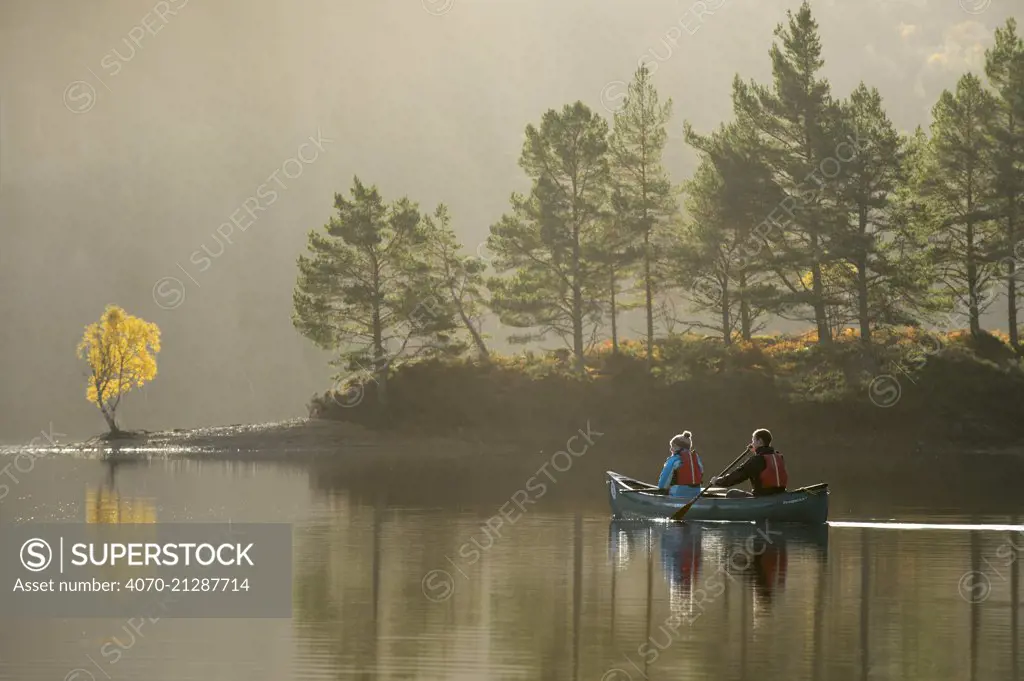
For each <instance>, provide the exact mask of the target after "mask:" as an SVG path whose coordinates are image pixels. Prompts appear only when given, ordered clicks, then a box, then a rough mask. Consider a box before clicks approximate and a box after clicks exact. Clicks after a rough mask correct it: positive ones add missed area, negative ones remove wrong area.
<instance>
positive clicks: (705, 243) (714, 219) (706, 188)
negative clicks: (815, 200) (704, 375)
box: [675, 123, 782, 344]
mask: <svg viewBox="0 0 1024 681" xmlns="http://www.w3.org/2000/svg"><path fill="white" fill-rule="evenodd" d="M686 138H687V141H688V142H689V144H691V145H692V146H693V147H694V148H696V149H698V150H699V151H700V153H701V163H700V165H699V166H698V169H697V172H696V173H695V175H694V177H693V179H692V180H691V181H690V182H688V183H687V184H686V188H685V194H686V202H685V208H686V216H687V220H686V227H685V229H684V231H683V235H682V238H681V241H680V243H679V246H678V248H677V249H676V250H675V260H676V261H677V262H678V263H679V264H680V267H679V269H678V270H677V271H676V281H677V282H678V283H679V284H680V285H681V286H683V287H684V288H686V289H687V290H688V291H689V293H690V299H691V302H692V303H693V304H694V306H695V307H696V308H697V309H698V310H700V311H706V312H713V313H715V316H716V321H715V322H714V323H713V324H710V325H709V324H705V323H702V322H691V323H692V324H693V325H695V326H702V327H704V328H711V329H713V330H715V331H716V332H718V333H721V334H722V338H723V340H724V342H725V343H726V344H729V343H731V342H732V334H733V332H735V331H737V330H738V331H739V333H740V337H741V338H742V339H743V340H748V341H749V340H750V339H751V336H752V335H753V334H754V333H756V331H757V330H758V326H757V320H758V319H759V318H760V317H761V316H762V314H763V313H764V311H765V309H766V308H767V307H768V306H770V305H771V301H772V299H773V298H774V297H775V296H774V292H773V289H772V288H771V287H770V286H769V285H768V284H767V283H766V282H765V277H766V274H765V273H766V268H765V267H764V265H763V264H762V262H761V261H760V260H759V259H758V258H757V257H748V254H749V253H750V252H751V246H752V243H751V242H752V240H755V239H756V238H757V236H756V235H755V234H754V233H753V232H754V227H755V225H757V224H758V223H759V222H760V220H761V219H762V217H763V216H764V215H766V214H768V212H769V211H770V210H771V209H772V207H774V206H775V205H777V204H778V202H779V200H780V199H781V198H782V196H781V194H780V193H779V191H778V188H777V187H776V186H775V184H774V182H773V180H772V171H771V169H770V168H768V167H767V166H766V165H765V164H764V163H762V162H761V160H760V159H761V155H762V152H763V150H762V149H761V148H760V146H759V144H758V142H757V138H756V135H755V134H754V133H753V131H752V130H750V129H748V128H744V126H742V125H740V124H738V123H731V124H729V125H723V126H721V128H720V129H719V130H718V131H716V132H715V133H713V134H712V135H709V136H701V135H698V134H697V133H695V132H694V131H693V129H692V127H691V126H690V125H689V124H687V125H686Z"/></svg>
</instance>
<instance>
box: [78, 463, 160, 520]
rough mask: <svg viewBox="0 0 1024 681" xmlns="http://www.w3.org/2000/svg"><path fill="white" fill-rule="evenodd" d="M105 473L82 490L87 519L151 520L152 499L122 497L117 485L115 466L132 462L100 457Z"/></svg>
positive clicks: (152, 512)
mask: <svg viewBox="0 0 1024 681" xmlns="http://www.w3.org/2000/svg"><path fill="white" fill-rule="evenodd" d="M104 465H105V467H106V472H107V474H106V477H105V479H104V481H103V482H102V483H100V484H99V485H98V486H89V487H87V488H86V490H85V522H87V523H107V524H116V523H155V522H156V505H155V504H154V503H153V500H152V499H144V498H140V497H127V498H125V497H122V496H121V494H120V493H119V492H118V489H117V469H118V467H119V466H124V465H129V466H130V465H132V463H131V460H124V459H117V458H109V459H107V460H106V461H104Z"/></svg>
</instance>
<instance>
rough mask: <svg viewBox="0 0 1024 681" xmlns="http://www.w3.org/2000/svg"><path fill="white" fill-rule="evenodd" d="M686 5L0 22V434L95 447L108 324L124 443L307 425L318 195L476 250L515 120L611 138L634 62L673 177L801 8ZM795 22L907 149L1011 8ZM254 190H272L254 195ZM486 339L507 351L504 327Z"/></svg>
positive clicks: (82, 12) (885, 12) (825, 11)
mask: <svg viewBox="0 0 1024 681" xmlns="http://www.w3.org/2000/svg"><path fill="white" fill-rule="evenodd" d="M695 4H696V5H697V6H699V5H700V4H701V3H695V2H694V1H693V0H680V1H679V2H675V1H662V0H637V1H633V2H627V1H625V0H558V1H553V0H550V1H547V2H539V1H526V0H430V1H428V2H421V0H403V1H402V2H399V1H398V0H373V1H370V0H359V1H356V0H345V1H338V0H334V1H332V2H327V0H294V1H292V2H270V1H267V0H260V1H255V2H254V1H252V0H250V1H248V2H243V1H242V0H217V1H216V2H212V1H210V0H168V1H167V2H154V1H153V0H106V1H105V2H103V3H72V2H65V1H61V2H58V1H55V0H0V292H2V294H0V379H2V382H0V440H2V441H4V442H15V443H16V442H18V441H19V440H24V441H27V440H29V439H31V438H32V437H33V436H34V435H37V434H38V433H39V431H40V430H45V429H47V428H48V427H49V424H50V423H52V424H53V430H54V431H56V432H58V433H63V434H67V435H68V436H70V437H83V436H88V435H92V434H95V433H98V432H100V431H101V430H103V421H102V418H101V417H100V415H99V414H98V413H97V410H96V408H95V407H94V406H93V405H91V404H89V403H87V402H86V400H85V399H84V396H85V364H84V362H82V361H80V360H78V359H77V358H76V356H75V346H76V344H77V343H78V341H79V340H80V338H81V334H82V331H83V328H84V326H85V325H86V324H88V323H91V322H93V321H96V320H97V319H98V318H99V316H100V314H101V313H102V312H103V309H104V307H105V306H106V305H107V304H111V303H113V304H117V305H120V306H122V307H124V308H125V310H126V311H127V312H129V313H130V314H133V315H136V316H140V317H142V318H144V319H146V320H147V321H152V322H155V323H156V324H158V325H159V327H160V329H161V331H162V350H161V352H160V353H159V354H158V355H157V362H158V365H159V374H158V376H157V378H156V380H155V381H153V382H152V383H151V384H150V385H148V386H147V387H146V388H144V389H142V390H139V391H135V392H133V393H132V394H131V395H130V396H129V397H127V398H126V399H125V402H124V404H123V406H122V409H121V410H120V411H119V415H120V419H119V420H120V421H121V422H122V423H123V425H124V427H126V428H131V429H135V428H145V429H150V430H157V429H165V428H193V427H200V426H209V425H228V424H233V423H247V422H258V421H266V420H279V419H284V418H290V417H296V416H305V415H306V409H305V404H306V402H307V400H308V398H309V397H310V396H311V395H312V393H314V392H317V391H323V390H325V389H327V388H329V387H330V386H331V381H330V375H331V370H330V369H329V367H328V366H327V361H328V359H329V357H328V355H327V354H326V353H324V352H321V351H319V350H317V349H315V348H314V347H313V346H312V344H311V343H310V342H309V341H308V340H306V339H304V338H302V337H301V336H300V335H299V334H298V332H296V331H295V329H294V328H293V327H292V324H291V310H292V289H293V286H294V284H295V276H296V268H295V261H296V258H297V257H298V255H299V254H300V253H301V252H303V251H304V249H305V245H306V235H307V233H308V232H309V230H311V229H318V228H320V227H321V226H322V225H323V224H324V223H325V222H327V221H328V219H329V217H330V215H331V214H332V212H333V197H334V193H335V192H342V193H346V194H347V192H348V190H349V187H350V186H351V182H352V178H353V175H357V174H358V175H359V177H360V178H361V179H362V180H363V181H364V182H366V183H368V184H376V185H377V186H378V187H379V188H380V190H381V191H382V193H383V195H384V198H385V200H389V201H390V200H393V199H396V198H398V197H399V196H402V195H407V196H408V197H409V198H410V199H411V200H413V201H416V202H418V203H419V204H420V207H421V210H424V211H430V210H432V209H433V208H434V207H435V206H436V205H437V204H438V203H440V202H444V203H446V204H448V206H449V208H450V210H451V213H452V218H453V220H452V223H453V226H454V229H455V231H456V233H457V234H458V235H459V236H460V238H461V239H462V240H463V243H464V244H465V245H466V249H467V251H469V252H471V253H472V252H476V251H477V248H478V247H479V245H480V244H481V243H482V242H483V241H484V240H485V239H486V237H487V234H488V228H489V226H490V225H491V224H492V223H493V222H495V221H497V219H498V218H499V217H500V216H501V214H502V213H503V212H505V211H506V210H507V209H508V198H509V195H510V193H511V192H512V191H516V190H518V191H524V190H526V189H528V186H529V185H528V182H527V178H526V176H525V174H524V173H523V172H522V170H521V169H520V168H519V167H518V165H517V162H518V158H519V154H520V150H521V147H522V141H523V130H524V128H525V126H526V125H527V124H528V123H537V122H539V120H540V117H541V115H542V114H543V113H544V112H545V111H546V110H548V109H550V108H556V109H560V108H561V107H562V106H563V105H565V104H567V103H572V102H574V101H576V100H582V101H583V102H584V103H586V104H587V105H588V106H590V107H591V108H593V109H594V110H595V111H598V112H600V113H601V114H602V115H604V116H605V117H606V118H608V119H609V121H610V119H611V111H610V110H609V109H608V107H609V106H614V105H615V104H616V102H618V101H620V100H618V99H616V98H614V97H609V94H610V93H611V94H612V95H616V96H617V94H619V93H622V92H624V91H625V84H624V83H625V82H628V81H629V80H630V78H631V77H632V75H633V72H634V71H635V69H636V68H637V65H638V61H639V60H640V59H641V58H643V60H644V61H645V62H646V63H647V64H648V65H649V68H651V69H652V71H653V72H654V73H653V82H654V83H655V85H656V86H657V87H658V90H659V93H660V94H661V96H662V97H663V98H668V97H671V98H672V100H673V103H674V112H673V119H672V121H671V123H670V126H669V142H668V145H667V148H666V153H665V158H664V165H665V167H666V169H667V170H668V171H669V173H670V175H671V177H672V180H673V181H674V182H675V183H677V184H678V183H682V182H683V181H685V180H687V179H688V178H689V177H690V175H691V173H692V171H693V170H694V168H695V165H696V158H697V156H696V153H695V152H694V151H693V150H692V149H690V148H689V147H688V146H687V145H686V144H685V143H684V142H683V138H682V130H683V121H684V120H687V121H690V122H691V123H692V124H693V125H694V126H695V127H696V129H697V130H698V131H700V132H708V131H710V130H711V129H713V128H715V127H717V126H718V125H719V123H721V122H723V121H726V120H729V119H730V118H731V116H732V107H731V101H730V93H731V85H732V79H733V76H734V75H735V74H736V73H739V74H740V75H741V76H742V77H743V78H744V79H745V80H749V79H751V78H753V79H755V80H757V81H758V82H763V83H766V82H769V79H770V77H771V70H770V69H771V64H770V60H769V57H768V50H769V48H770V47H771V45H772V42H773V38H774V36H773V30H774V28H775V26H776V24H778V23H780V22H783V21H784V20H785V11H786V10H787V9H791V10H794V11H795V10H796V9H798V7H799V4H800V0H726V1H725V2H724V3H723V2H722V1H721V0H705V4H706V6H707V7H708V8H709V10H710V9H714V14H713V15H710V14H706V15H705V16H703V17H701V18H700V20H699V21H698V20H697V19H695V16H696V14H695V13H694V10H693V8H694V6H695ZM811 5H812V10H813V11H814V16H815V18H816V19H817V21H818V22H819V26H820V33H821V37H822V44H823V51H824V59H825V61H826V64H825V68H824V70H823V73H824V75H825V77H827V78H828V79H829V80H830V82H831V85H832V94H833V96H834V97H836V98H842V97H846V96H847V95H848V94H849V92H850V91H851V90H853V89H854V87H856V85H857V84H858V83H859V82H860V81H861V80H863V81H865V82H866V83H867V84H868V85H869V86H875V87H877V88H878V89H879V91H880V92H881V94H882V96H883V98H884V103H885V107H886V110H887V112H888V114H889V116H890V117H891V119H892V120H893V122H894V123H895V125H896V126H897V127H898V128H899V129H900V130H903V131H910V130H913V129H914V127H916V126H917V125H924V126H927V125H928V124H929V123H930V121H931V116H930V110H931V107H932V105H933V104H934V103H935V101H936V100H937V98H938V96H939V94H940V92H941V91H942V90H943V89H944V88H952V87H954V86H955V83H956V80H957V79H958V78H959V77H960V76H961V75H962V74H963V73H964V72H966V71H968V70H974V71H975V72H976V73H978V74H981V73H983V61H984V50H985V49H986V48H987V47H988V46H989V45H990V44H991V42H992V34H993V31H994V29H995V28H996V27H997V26H1000V25H1002V24H1003V23H1005V21H1006V19H1007V18H1008V17H1009V16H1011V15H1014V14H1020V13H1021V12H1020V11H1021V10H1022V9H1024V3H1022V2H1021V0H991V2H989V0H961V1H960V2H958V1H957V0H815V1H812V3H811ZM158 6H159V7H158ZM154 9H158V10H159V11H156V12H155V11H154ZM172 12H173V14H172ZM161 14H162V15H163V18H160V15H161ZM680 22H682V23H683V25H685V26H687V27H688V30H682V31H680V30H679V29H680V26H681V24H680ZM144 24H145V25H146V26H148V27H149V29H151V30H152V31H153V32H155V35H154V34H152V33H150V32H149V31H148V30H143V29H142V28H140V27H142V26H143V25H144ZM695 29H696V30H695ZM690 31H693V33H692V35H691V34H690ZM667 35H679V36H680V37H679V38H677V39H676V44H675V45H673V44H672V42H671V41H667V40H666V36H667ZM132 36H134V38H135V42H133V40H132ZM140 36H141V37H140ZM136 43H137V44H136ZM115 50H116V52H115ZM655 64H656V66H654V65H655ZM616 81H618V82H621V83H622V84H621V85H618V86H617V85H616V84H615V82H616ZM602 95H604V96H602ZM602 100H604V101H602ZM318 135H322V137H323V138H325V141H324V142H323V143H322V146H323V150H322V151H320V150H318V149H317V148H316V147H313V146H309V145H308V144H307V147H306V148H305V150H304V151H303V152H302V153H303V154H304V156H305V158H310V157H312V156H313V155H314V153H315V154H317V156H316V158H315V160H313V161H311V162H308V163H299V164H296V163H294V162H291V163H289V167H288V168H287V169H286V170H287V173H288V174H290V175H291V176H292V177H291V178H288V177H285V175H284V174H283V173H282V165H283V164H285V163H286V162H287V161H288V159H292V158H296V157H297V153H298V150H299V147H300V146H301V145H303V144H304V143H308V142H309V140H310V137H312V138H313V139H317V138H318ZM328 140H329V141H328ZM298 169H301V174H298V175H297V176H296V173H297V172H298ZM275 172H277V173H278V175H277V177H278V179H279V180H280V181H281V182H282V183H283V184H284V185H285V186H286V188H282V187H281V185H279V184H275V183H274V181H273V180H270V181H269V184H268V178H270V177H271V176H272V174H273V173H275ZM260 185H267V186H269V187H272V188H274V189H276V191H277V197H276V200H275V201H273V203H272V205H269V206H267V205H266V204H267V203H268V202H266V201H264V202H263V204H264V206H265V207H266V209H265V210H264V211H263V212H261V213H258V214H257V216H258V217H257V219H256V221H255V222H254V223H252V224H250V225H249V226H248V228H247V229H246V230H245V232H244V233H243V232H241V231H240V230H238V229H236V230H235V231H234V233H233V234H231V235H230V239H231V241H232V243H231V244H225V245H224V250H223V253H221V254H220V255H219V256H218V257H216V258H211V261H212V263H211V265H210V266H209V268H208V269H206V270H205V271H200V268H199V267H198V266H197V265H196V264H194V261H191V260H190V258H191V257H192V256H193V254H194V253H196V252H197V251H200V249H201V248H202V247H203V246H204V245H205V246H206V248H207V249H209V251H210V253H211V254H215V253H218V251H219V250H220V248H221V246H220V245H219V244H218V243H217V242H216V241H215V239H214V236H213V235H214V234H215V233H216V229H217V227H218V226H219V225H221V224H222V223H225V222H227V221H229V219H230V216H231V215H232V213H235V212H236V211H239V210H240V209H242V208H243V204H244V202H245V201H246V200H247V199H250V198H251V197H255V196H256V193H257V188H258V187H259V186H260ZM237 214H244V211H243V212H242V213H236V215H237ZM246 222H247V223H248V222H250V221H249V220H246ZM222 242H223V239H222ZM479 252H480V253H482V254H485V255H486V250H484V249H482V248H481V250H480V251H479ZM201 255H204V256H205V255H206V254H205V253H202V254H201ZM183 270H184V272H183ZM166 277H175V278H176V279H177V280H179V281H180V282H181V283H182V285H183V287H184V298H183V299H180V300H179V301H178V302H180V304H179V305H177V307H174V308H173V309H165V308H166V307H168V305H167V299H166V297H162V296H155V295H154V286H155V285H156V284H157V282H158V280H161V279H163V278H166ZM193 279H194V281H193ZM161 302H162V303H163V306H161V304H160V303H161ZM999 322H1000V320H998V319H995V318H993V319H991V320H990V325H991V327H994V328H1000V325H999ZM640 327H641V324H639V323H637V322H635V321H631V320H629V319H627V320H625V323H623V324H622V327H621V328H622V332H623V334H624V335H625V336H626V337H632V336H636V335H639V334H638V333H635V332H634V329H635V330H639V329H640ZM782 328H786V327H784V326H783V325H781V324H769V329H770V330H779V329H782ZM485 330H486V331H487V332H489V333H490V334H491V335H492V338H491V339H490V343H491V344H492V345H493V346H494V347H495V348H497V349H499V350H502V349H507V348H508V346H507V344H506V343H505V342H504V340H505V337H506V336H507V335H508V333H509V331H508V330H504V329H501V328H500V327H499V326H498V325H497V324H496V323H494V322H493V321H491V322H490V323H489V324H488V325H487V327H486V329H485Z"/></svg>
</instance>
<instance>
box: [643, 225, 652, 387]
mask: <svg viewBox="0 0 1024 681" xmlns="http://www.w3.org/2000/svg"><path fill="white" fill-rule="evenodd" d="M652 289H653V286H652V284H651V230H650V229H649V228H646V229H645V230H644V293H645V296H646V305H647V371H648V373H650V371H651V367H652V366H653V365H654V292H653V290H652Z"/></svg>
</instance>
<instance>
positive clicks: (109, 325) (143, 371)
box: [78, 305, 160, 435]
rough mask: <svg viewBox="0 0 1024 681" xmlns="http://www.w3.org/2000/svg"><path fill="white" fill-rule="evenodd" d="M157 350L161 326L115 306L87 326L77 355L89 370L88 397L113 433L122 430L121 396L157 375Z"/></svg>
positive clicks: (86, 394)
mask: <svg viewBox="0 0 1024 681" xmlns="http://www.w3.org/2000/svg"><path fill="white" fill-rule="evenodd" d="M158 352H160V329H159V327H157V325H156V324H153V323H152V322H147V321H145V320H144V319H140V318H139V317H133V316H132V315H130V314H127V313H126V312H125V311H124V310H122V309H121V308H120V307H118V306H116V305H108V306H107V309H106V310H104V312H103V316H102V317H100V320H99V321H98V322H94V323H92V324H89V325H88V326H86V327H85V333H84V334H83V335H82V341H81V342H80V343H79V344H78V356H79V357H80V358H82V359H84V360H85V361H86V362H88V364H89V370H90V373H89V380H88V385H87V386H86V390H85V397H86V399H87V400H89V401H90V402H92V403H93V404H95V405H96V406H97V407H98V408H99V410H100V412H101V413H102V414H103V418H104V419H106V421H107V426H108V427H109V428H110V434H111V435H116V434H118V433H120V432H121V431H120V429H118V427H117V407H118V406H119V405H120V404H121V398H122V397H123V396H124V395H125V394H126V393H127V392H128V391H130V390H131V389H132V388H138V387H141V386H142V385H144V384H145V383H147V382H148V381H151V380H153V378H154V377H155V376H156V357H155V355H156V353H158Z"/></svg>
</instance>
